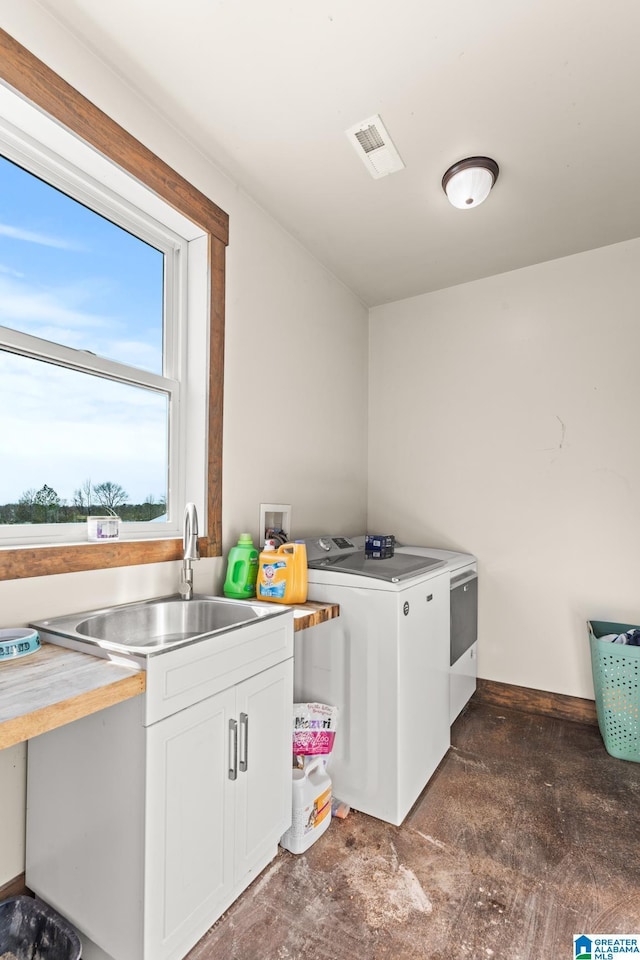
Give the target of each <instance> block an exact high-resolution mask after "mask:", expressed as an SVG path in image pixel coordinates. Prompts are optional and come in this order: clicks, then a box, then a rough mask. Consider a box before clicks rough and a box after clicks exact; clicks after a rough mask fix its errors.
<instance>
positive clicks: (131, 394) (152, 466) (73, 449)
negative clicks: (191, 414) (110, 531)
mask: <svg viewBox="0 0 640 960" xmlns="http://www.w3.org/2000/svg"><path fill="white" fill-rule="evenodd" d="M0 410H3V411H4V413H5V415H4V416H3V417H2V420H3V427H2V431H0V461H1V462H2V463H3V465H4V466H3V470H2V471H1V472H0V503H7V502H11V501H14V500H16V499H17V498H18V497H19V496H20V494H21V493H22V492H23V491H24V490H26V489H29V488H31V487H35V488H39V487H41V486H42V484H43V483H47V484H49V486H52V487H53V488H54V489H55V490H56V492H57V493H58V495H59V496H60V497H62V498H64V499H67V500H70V499H71V498H72V496H73V491H74V490H75V489H76V487H78V486H80V484H81V483H82V482H83V481H84V479H85V478H86V477H91V479H92V481H93V482H94V483H100V482H102V481H104V480H112V481H113V482H115V483H119V484H121V486H123V487H124V489H125V490H126V491H127V493H128V494H129V498H130V501H131V502H138V501H141V500H143V499H144V497H145V496H146V495H147V494H148V493H150V492H153V493H154V494H155V495H156V496H160V495H162V494H163V492H164V487H165V482H166V476H165V473H166V442H167V435H166V430H167V423H166V402H165V401H164V399H163V398H162V397H161V396H160V395H158V394H155V393H153V392H151V391H148V390H143V389H139V388H136V387H131V386H126V385H123V384H118V383H114V382H112V381H109V380H103V379H101V378H98V377H92V376H88V375H86V374H80V373H76V372H75V371H70V370H64V369H62V368H60V367H55V366H52V365H51V364H46V363H42V362H39V361H34V360H28V359H26V358H24V357H18V356H14V355H11V354H2V353H0ZM43 411H46V419H45V418H44V415H43Z"/></svg>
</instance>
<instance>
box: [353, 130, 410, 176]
mask: <svg viewBox="0 0 640 960" xmlns="http://www.w3.org/2000/svg"><path fill="white" fill-rule="evenodd" d="M346 133H347V136H348V138H349V140H350V141H351V143H352V144H353V148H354V150H355V151H356V153H357V154H358V156H359V157H360V159H361V160H362V162H363V163H364V165H365V167H366V168H367V170H368V171H369V173H370V174H371V176H372V177H373V178H374V179H375V180H379V179H380V177H386V176H387V174H388V173H395V172H396V170H403V169H404V163H403V162H402V158H401V157H400V154H399V153H398V151H397V150H396V148H395V147H394V145H393V141H392V140H391V137H390V136H389V134H388V133H387V131H386V130H385V128H384V124H383V123H382V120H381V119H380V117H378V116H375V117H369V119H368V120H363V121H362V123H357V124H356V125H355V127H351V128H350V129H349V130H347V131H346Z"/></svg>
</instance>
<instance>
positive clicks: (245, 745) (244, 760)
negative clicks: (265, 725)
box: [239, 713, 249, 773]
mask: <svg viewBox="0 0 640 960" xmlns="http://www.w3.org/2000/svg"><path fill="white" fill-rule="evenodd" d="M248 767H249V717H248V715H247V714H246V713H241V714H240V763H239V768H240V773H246V772H247V769H248Z"/></svg>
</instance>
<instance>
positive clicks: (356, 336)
mask: <svg viewBox="0 0 640 960" xmlns="http://www.w3.org/2000/svg"><path fill="white" fill-rule="evenodd" d="M0 26H2V27H3V28H4V29H5V30H7V31H8V32H9V33H10V34H12V35H13V36H14V37H15V38H16V39H17V40H19V41H20V42H21V43H23V44H24V45H25V46H26V47H28V48H29V49H31V50H32V51H33V53H35V54H36V55H37V56H39V57H40V58H41V59H42V60H44V61H45V62H46V63H47V64H48V65H49V66H51V67H52V68H53V69H54V70H56V71H57V72H58V73H60V74H61V75H62V76H63V77H64V78H65V79H66V80H68V81H69V82H70V83H71V84H73V86H75V87H76V88H77V89H79V90H80V91H81V92H82V93H84V94H85V96H87V97H89V99H91V100H92V101H93V102H94V103H96V104H97V105H98V106H99V107H100V108H101V109H103V110H104V111H105V112H106V113H108V114H110V115H111V116H112V117H113V118H114V119H115V120H117V121H118V122H119V123H121V124H122V125H123V126H124V127H126V128H127V129H128V130H129V131H130V132H131V133H133V134H134V136H136V137H138V139H140V140H142V141H143V142H144V143H145V144H146V145H147V146H148V147H150V148H151V149H152V150H153V151H154V152H156V153H157V154H158V155H159V156H161V157H162V158H163V159H164V160H165V161H167V162H168V163H169V164H171V166H173V167H174V168H175V169H176V170H178V171H179V172H180V173H181V174H182V175H183V176H185V177H186V178H187V179H190V180H191V181H192V182H193V183H194V184H195V185H196V186H197V187H198V188H199V189H200V190H202V192H203V193H205V194H207V195H208V196H210V197H211V198H212V199H213V200H214V201H215V202H216V203H218V204H219V205H220V206H221V207H222V208H223V209H224V210H226V212H227V213H228V214H229V216H230V237H231V240H230V246H229V248H228V259H227V263H228V272H227V330H226V356H225V418H224V451H223V456H224V475H223V538H224V549H225V553H226V551H227V549H228V547H229V546H230V545H231V544H232V543H233V542H234V541H235V539H236V538H237V535H238V533H240V532H243V531H245V530H248V531H250V532H251V533H253V534H254V537H257V534H258V520H259V504H260V502H261V501H266V502H285V503H291V504H292V508H293V510H292V515H293V524H294V529H293V533H294V535H304V534H308V533H312V532H314V531H315V530H317V529H322V528H328V527H332V528H334V529H340V528H341V527H342V526H343V525H344V526H348V527H349V528H351V525H352V524H353V523H355V524H356V525H360V526H362V527H364V523H365V508H366V413H367V411H366V406H367V394H366V376H367V313H366V310H365V308H364V307H363V306H362V304H361V303H360V302H359V301H358V300H357V299H356V298H355V297H354V296H353V295H352V294H351V293H350V292H349V291H348V290H346V288H345V287H344V286H343V285H341V284H340V283H338V282H337V281H336V280H335V279H334V278H333V277H332V276H331V275H330V274H329V273H328V272H327V271H326V270H325V269H324V268H323V267H322V266H320V265H319V264H318V263H317V261H315V260H314V259H313V258H312V257H311V256H309V254H308V253H307V252H306V251H305V250H304V249H303V248H302V247H300V245H299V244H298V243H297V241H295V240H294V239H293V238H292V237H290V236H289V235H288V234H286V233H285V232H284V231H282V230H281V229H280V228H279V227H278V225H277V224H276V223H275V222H274V221H273V220H271V219H270V218H269V217H267V216H266V215H265V214H264V213H263V212H262V211H261V210H260V208H259V207H257V206H256V205H255V204H254V203H253V202H252V201H251V200H250V199H249V198H248V197H247V196H246V195H244V194H243V193H242V191H240V190H239V189H238V187H237V186H236V185H235V184H234V183H232V182H231V181H230V180H229V179H227V178H225V177H224V176H223V175H222V174H221V173H220V172H219V171H218V170H217V169H216V168H215V167H214V166H213V165H212V164H211V163H210V162H208V161H207V159H206V158H204V157H203V156H202V155H201V154H200V153H199V152H197V151H196V150H195V149H194V148H192V147H191V146H190V144H188V143H187V142H185V141H184V140H183V139H182V138H181V137H180V136H179V135H177V134H176V132H175V130H173V129H172V128H171V127H170V126H169V125H168V124H166V123H165V122H163V120H162V119H161V118H160V117H159V116H157V115H156V114H154V113H153V112H152V111H151V110H150V109H149V108H148V106H147V105H146V104H145V103H144V102H143V101H142V100H141V99H140V98H139V97H137V96H136V95H135V94H134V93H132V92H131V91H130V90H128V89H127V88H126V87H124V86H123V85H122V84H121V83H120V81H119V80H118V78H117V77H116V76H115V75H114V74H113V73H112V72H111V71H110V70H108V69H107V68H106V67H105V66H104V65H103V64H102V63H100V61H98V60H97V59H96V58H95V57H94V56H93V55H92V54H91V53H90V52H88V51H87V50H86V49H84V48H83V47H82V46H81V45H80V44H78V43H77V42H76V41H75V40H74V39H73V38H72V37H71V36H70V35H69V34H68V33H67V32H66V31H64V30H62V29H61V28H59V27H58V26H57V24H56V23H55V21H53V20H52V19H51V18H49V16H48V15H47V14H46V13H44V11H43V10H42V8H41V7H39V6H37V5H36V4H34V3H32V2H31V0H5V2H3V5H2V22H1V23H0ZM328 385H330V389H328ZM325 394H328V395H327V396H325ZM98 549H99V548H98ZM224 566H225V564H224V560H222V561H220V560H201V561H200V562H199V563H198V564H196V565H195V586H196V589H197V590H207V591H211V590H216V591H217V590H219V589H220V588H221V584H222V579H223V576H224ZM178 569H179V564H175V563H170V564H155V565H149V566H144V567H138V568H123V569H119V570H111V571H92V572H88V573H83V574H68V575H60V576H56V577H47V578H34V579H32V580H22V581H8V582H3V583H0V626H19V625H21V624H25V623H27V622H28V621H29V620H31V619H37V618H45V617H47V616H54V615H56V614H58V613H65V612H72V611H74V610H80V609H88V608H91V607H92V606H100V605H103V604H107V603H118V602H120V603H121V602H125V601H129V600H135V599H139V598H142V597H149V596H160V595H162V594H166V593H170V592H172V591H174V590H175V588H176V586H177V583H178ZM25 755H26V750H25V747H24V746H18V747H14V748H10V749H9V750H5V751H2V753H1V754H0V794H1V795H2V808H3V817H2V818H1V819H0V885H1V884H2V883H5V882H7V881H8V880H10V879H12V878H13V877H15V876H17V875H18V874H19V873H20V872H21V871H22V870H23V869H24V807H25Z"/></svg>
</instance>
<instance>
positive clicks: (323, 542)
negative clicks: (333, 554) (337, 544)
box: [318, 537, 331, 551]
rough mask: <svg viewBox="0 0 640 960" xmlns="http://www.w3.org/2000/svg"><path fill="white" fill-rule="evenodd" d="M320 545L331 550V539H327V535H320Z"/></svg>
mask: <svg viewBox="0 0 640 960" xmlns="http://www.w3.org/2000/svg"><path fill="white" fill-rule="evenodd" d="M318 546H319V547H320V549H321V550H327V551H329V550H331V541H330V540H327V538H326V537H320V539H319V540H318Z"/></svg>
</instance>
